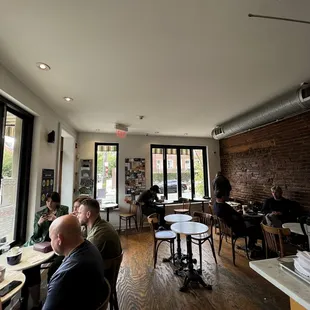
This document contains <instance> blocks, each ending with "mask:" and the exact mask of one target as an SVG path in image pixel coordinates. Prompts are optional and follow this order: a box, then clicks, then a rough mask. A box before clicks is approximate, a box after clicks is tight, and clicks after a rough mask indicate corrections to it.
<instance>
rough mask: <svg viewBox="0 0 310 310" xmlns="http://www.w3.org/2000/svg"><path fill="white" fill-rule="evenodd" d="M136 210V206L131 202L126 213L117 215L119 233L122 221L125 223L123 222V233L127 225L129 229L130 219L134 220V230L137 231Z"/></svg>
mask: <svg viewBox="0 0 310 310" xmlns="http://www.w3.org/2000/svg"><path fill="white" fill-rule="evenodd" d="M137 212H138V206H137V205H136V204H135V203H133V204H130V207H129V211H128V213H120V215H119V228H118V230H119V233H121V229H122V221H124V222H125V223H126V224H125V225H126V230H125V233H126V234H127V229H128V226H129V229H130V230H131V219H133V220H134V222H135V225H136V230H137V231H139V229H138V220H137Z"/></svg>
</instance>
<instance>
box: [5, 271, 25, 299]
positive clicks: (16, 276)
mask: <svg viewBox="0 0 310 310" xmlns="http://www.w3.org/2000/svg"><path fill="white" fill-rule="evenodd" d="M12 281H21V284H20V285H18V286H17V287H16V288H14V290H12V291H11V292H9V293H8V294H6V295H4V296H3V297H1V298H0V300H1V303H2V304H3V303H5V302H6V301H8V300H10V299H11V298H12V297H13V296H14V295H15V294H16V293H18V292H19V291H20V290H21V289H22V287H23V285H24V284H25V281H26V277H25V275H24V274H23V273H22V272H20V271H11V270H6V271H5V277H4V281H3V282H1V283H0V289H2V288H3V287H5V286H6V285H8V284H9V283H10V282H12Z"/></svg>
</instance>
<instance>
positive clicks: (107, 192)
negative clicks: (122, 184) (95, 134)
mask: <svg viewBox="0 0 310 310" xmlns="http://www.w3.org/2000/svg"><path fill="white" fill-rule="evenodd" d="M95 198H96V199H98V200H99V201H100V202H101V203H102V204H104V203H110V202H111V203H118V144H116V143H113V144H105V143H96V144H95Z"/></svg>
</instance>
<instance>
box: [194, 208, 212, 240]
mask: <svg viewBox="0 0 310 310" xmlns="http://www.w3.org/2000/svg"><path fill="white" fill-rule="evenodd" d="M193 216H194V217H198V218H199V222H200V223H202V224H205V225H207V226H208V227H209V232H210V235H213V225H214V219H213V216H212V215H211V214H208V213H205V212H200V211H195V212H194V214H193Z"/></svg>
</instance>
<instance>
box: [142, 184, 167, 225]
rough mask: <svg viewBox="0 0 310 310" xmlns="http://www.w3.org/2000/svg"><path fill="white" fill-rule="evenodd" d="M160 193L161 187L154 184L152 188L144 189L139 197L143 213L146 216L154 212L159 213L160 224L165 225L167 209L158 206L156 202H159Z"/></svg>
mask: <svg viewBox="0 0 310 310" xmlns="http://www.w3.org/2000/svg"><path fill="white" fill-rule="evenodd" d="M159 193H160V190H159V187H158V186H157V185H153V186H152V187H151V188H150V189H148V190H146V191H144V192H143V193H142V194H141V195H140V196H139V198H138V203H139V204H140V206H141V209H142V213H143V214H144V215H146V216H149V215H151V214H152V213H157V214H159V224H160V226H165V224H166V222H165V219H164V217H165V209H164V207H162V206H157V205H156V204H155V202H158V201H159V199H158V197H157V194H159Z"/></svg>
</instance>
